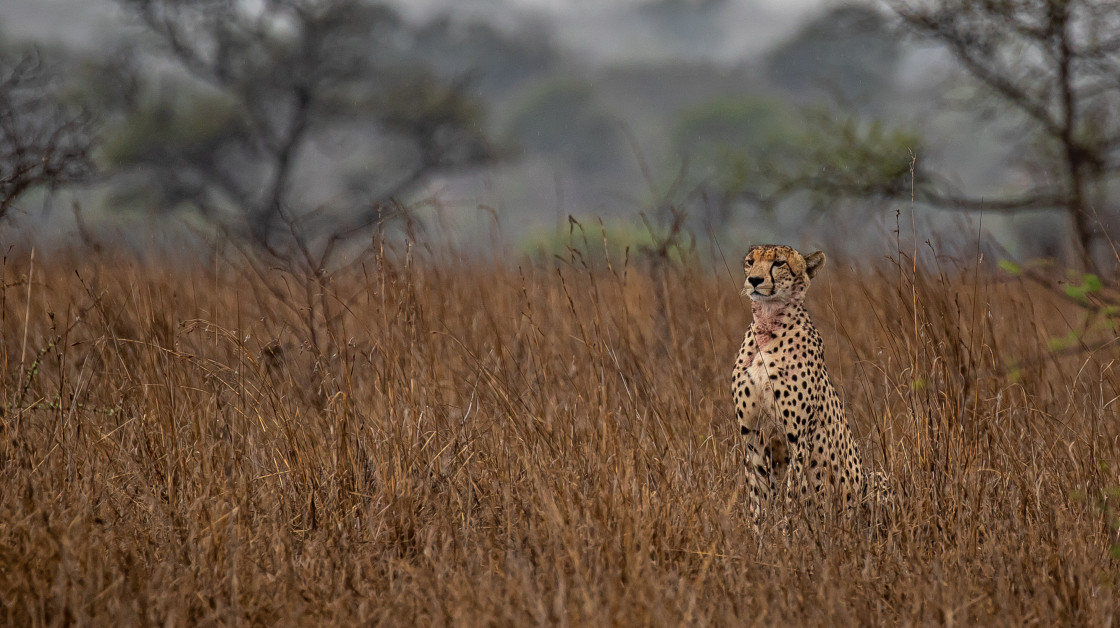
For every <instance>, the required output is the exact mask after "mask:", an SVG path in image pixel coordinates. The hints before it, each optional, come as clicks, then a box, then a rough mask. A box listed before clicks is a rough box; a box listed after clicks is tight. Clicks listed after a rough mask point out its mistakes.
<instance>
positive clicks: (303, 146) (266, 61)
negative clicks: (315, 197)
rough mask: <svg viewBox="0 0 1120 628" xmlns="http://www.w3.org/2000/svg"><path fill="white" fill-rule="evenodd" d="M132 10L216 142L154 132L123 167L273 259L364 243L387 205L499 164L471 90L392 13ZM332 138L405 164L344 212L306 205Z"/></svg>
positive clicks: (170, 4)
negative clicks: (317, 148)
mask: <svg viewBox="0 0 1120 628" xmlns="http://www.w3.org/2000/svg"><path fill="white" fill-rule="evenodd" d="M120 2H121V3H122V5H123V6H124V7H126V8H127V9H128V10H130V11H131V12H132V13H133V14H134V15H136V16H138V17H139V18H140V20H141V22H142V24H144V25H145V26H146V30H147V31H148V32H149V33H151V34H153V35H155V38H156V40H157V41H158V42H159V43H160V47H159V53H160V54H161V55H162V56H163V57H164V58H165V59H168V60H171V61H173V62H174V64H175V65H176V66H177V67H178V68H180V69H181V70H184V71H185V73H186V75H188V76H189V77H191V78H192V79H193V80H195V81H196V82H199V83H200V84H201V90H199V89H196V92H195V96H196V98H199V99H200V101H202V102H205V103H208V104H206V105H205V106H204V107H202V112H201V113H199V112H198V111H195V116H194V119H193V121H192V123H193V124H195V125H197V126H199V127H201V128H202V131H200V132H198V133H194V134H189V137H187V138H186V139H183V138H182V137H180V136H176V137H173V138H169V137H167V136H166V133H163V132H162V131H161V129H159V128H153V129H151V132H150V133H149V134H148V137H147V138H141V139H139V140H138V141H135V142H132V143H131V144H130V150H128V151H124V152H126V153H127V154H126V155H124V156H123V158H121V159H120V160H119V161H120V162H121V163H120V165H122V166H132V167H134V168H140V169H142V170H144V171H146V172H150V173H154V174H155V180H157V181H159V185H160V188H161V191H162V193H163V194H164V195H165V196H166V197H168V198H166V199H165V200H167V201H169V203H179V204H181V203H188V204H189V205H191V206H193V207H194V208H196V209H198V210H199V211H200V212H202V214H203V215H205V216H207V217H209V218H210V219H212V220H214V221H215V222H217V223H219V225H220V226H221V227H222V228H223V229H225V230H226V231H228V232H231V233H234V234H240V235H241V236H244V237H245V238H247V239H248V240H250V241H252V242H255V243H257V244H259V245H261V246H262V247H264V248H267V249H270V250H273V251H278V250H280V249H283V248H285V247H284V246H278V245H279V244H280V243H281V242H287V243H288V244H292V238H291V236H295V238H296V239H304V240H306V239H313V238H316V237H325V238H328V239H331V238H338V237H343V236H345V235H347V234H351V233H355V232H358V231H360V230H361V229H362V228H363V227H364V226H366V225H369V224H372V223H375V222H377V221H378V220H379V219H380V216H381V215H382V210H381V209H380V207H381V206H382V203H383V202H387V201H389V200H390V199H394V198H396V197H399V196H401V195H404V194H407V193H409V192H410V191H412V190H414V189H415V188H416V187H417V186H419V185H420V184H422V183H423V182H424V181H425V180H427V179H428V178H429V177H431V176H432V175H434V174H437V173H442V172H448V171H450V170H453V169H456V168H463V167H468V166H471V165H475V164H478V163H480V162H481V161H483V160H485V159H487V158H488V156H489V151H488V148H487V144H486V141H485V139H484V138H483V136H482V135H481V132H480V131H479V129H480V128H481V125H480V123H479V120H478V117H479V112H478V109H477V108H476V107H475V105H474V104H473V102H472V101H471V100H470V99H469V98H468V97H467V96H466V94H465V90H464V86H463V85H460V84H454V83H448V82H446V81H441V80H439V79H437V78H436V77H435V76H434V74H433V73H432V72H430V71H429V70H428V69H427V68H425V67H423V66H422V65H421V64H418V63H416V62H414V61H413V58H412V56H410V53H409V47H410V46H411V45H412V43H413V42H412V37H413V35H414V33H413V32H412V30H411V29H410V27H409V26H408V25H407V24H405V23H404V22H403V21H402V20H401V19H400V17H399V16H398V15H397V14H396V12H395V11H394V10H392V9H391V8H389V7H388V6H386V5H384V4H381V3H378V2H364V1H361V0H263V2H260V3H245V2H230V1H228V0H120ZM171 106H173V107H180V108H181V107H182V105H181V103H179V102H175V103H172V105H171ZM153 126H155V127H158V126H159V123H158V122H157V123H155V124H154V125H153ZM132 127H133V128H138V125H135V124H133V125H132ZM328 132H332V133H335V134H336V135H338V134H345V135H349V136H353V137H355V138H357V137H360V138H362V139H363V140H368V141H369V142H373V143H380V144H381V145H382V146H383V152H385V153H392V155H393V156H394V158H393V159H386V160H384V161H385V162H389V163H391V167H385V168H383V169H382V170H379V171H372V169H371V171H370V172H366V173H364V174H363V176H361V177H354V181H355V184H354V186H353V188H354V189H351V190H349V192H350V194H349V195H348V197H347V199H346V200H344V201H343V202H342V204H343V205H345V207H344V208H342V210H340V211H336V212H334V213H331V212H324V211H323V208H321V207H316V208H308V207H300V206H299V203H300V200H299V199H300V196H299V195H298V194H297V193H296V192H297V191H295V190H293V189H292V186H293V175H294V173H295V172H296V170H297V169H298V167H299V165H300V159H301V157H303V156H304V155H305V151H306V150H307V149H308V147H309V145H310V144H311V142H312V141H313V140H315V139H316V138H321V137H322V136H323V135H324V134H325V133H328ZM161 133H163V134H162V135H161ZM110 152H111V153H112V151H110ZM149 180H151V179H149ZM284 236H289V237H287V238H286V239H285V237H284ZM300 246H302V245H300Z"/></svg>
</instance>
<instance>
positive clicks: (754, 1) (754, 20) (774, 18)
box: [0, 0, 829, 62]
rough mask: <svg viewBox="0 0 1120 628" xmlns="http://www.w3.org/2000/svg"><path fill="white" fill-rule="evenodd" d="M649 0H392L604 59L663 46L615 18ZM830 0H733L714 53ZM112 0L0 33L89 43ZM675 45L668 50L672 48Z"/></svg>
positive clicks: (740, 52) (7, 13)
mask: <svg viewBox="0 0 1120 628" xmlns="http://www.w3.org/2000/svg"><path fill="white" fill-rule="evenodd" d="M643 1H645V2H647V3H648V1H649V0H613V1H612V0H454V1H450V0H407V1H405V0H397V2H396V3H397V4H398V5H399V6H402V7H405V8H407V10H408V11H409V12H410V13H413V14H423V13H425V12H432V11H439V10H441V9H445V8H449V7H454V8H455V9H456V10H459V11H467V12H469V13H471V14H473V15H475V16H480V15H481V16H484V18H485V19H488V20H492V21H494V22H497V23H501V22H503V21H508V19H509V18H511V17H512V16H511V15H510V14H509V11H508V7H509V6H510V5H514V6H517V7H519V8H521V9H523V10H524V11H525V12H526V13H529V14H535V15H536V16H538V17H541V18H545V19H548V20H549V21H552V22H553V23H554V24H555V26H556V28H557V33H558V37H559V39H560V41H561V42H563V43H564V44H566V45H567V46H568V47H571V48H575V49H577V50H581V51H585V52H586V53H587V54H588V55H590V56H592V57H597V58H599V59H600V60H602V61H607V62H610V61H619V60H629V59H633V58H643V57H644V56H645V55H647V54H648V53H649V52H650V51H653V50H658V49H660V48H659V46H657V44H658V43H659V42H657V41H655V40H654V38H655V37H656V34H655V33H650V32H648V31H642V30H641V29H639V28H634V27H633V25H632V24H625V23H621V22H620V21H619V20H612V18H613V17H616V16H618V15H621V14H622V13H623V10H624V9H625V8H627V7H632V6H634V5H639V4H642V3H643ZM828 1H829V0H731V1H730V2H729V3H728V8H727V9H726V10H725V14H724V15H725V18H726V19H725V20H724V21H725V25H724V29H725V31H728V32H730V35H731V36H728V37H725V38H724V39H723V40H722V41H721V42H718V43H716V42H713V47H712V49H711V52H710V54H711V56H713V57H715V58H717V59H721V60H727V61H734V60H736V59H739V58H742V57H744V56H749V55H751V54H754V53H756V52H758V51H760V50H762V49H765V48H767V47H769V46H771V45H773V44H774V43H776V41H777V40H779V39H781V38H782V37H785V36H787V35H788V34H789V33H790V32H791V31H792V30H793V29H794V28H796V25H797V23H798V21H799V20H801V19H803V18H804V17H805V16H806V15H808V14H810V13H812V12H813V11H815V10H819V9H820V8H821V7H823V6H825V5H826V4H827V3H828ZM119 18H120V16H119V13H118V11H117V9H116V5H115V4H114V2H112V0H2V2H0V33H2V34H3V36H4V37H5V38H7V39H9V40H20V41H27V40H34V41H43V42H45V43H48V42H49V43H56V42H62V43H66V44H68V45H71V46H78V47H94V46H97V44H98V43H99V42H101V41H102V40H103V39H105V38H106V37H107V36H110V35H111V33H112V32H113V28H114V26H116V25H119V23H120V22H119ZM669 52H670V53H672V50H670V51H669Z"/></svg>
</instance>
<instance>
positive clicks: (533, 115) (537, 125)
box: [506, 78, 623, 172]
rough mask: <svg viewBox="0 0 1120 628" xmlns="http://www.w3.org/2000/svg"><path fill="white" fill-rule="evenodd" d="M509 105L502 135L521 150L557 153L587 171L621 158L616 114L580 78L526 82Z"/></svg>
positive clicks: (562, 159)
mask: <svg viewBox="0 0 1120 628" xmlns="http://www.w3.org/2000/svg"><path fill="white" fill-rule="evenodd" d="M514 110H515V111H514V114H513V116H512V120H511V122H510V123H509V125H508V129H507V131H506V136H507V138H508V141H509V142H510V143H511V144H515V145H516V146H517V147H519V148H520V149H522V150H524V151H527V152H531V153H543V154H548V155H551V156H554V157H558V158H559V159H560V160H561V162H562V163H564V164H566V165H567V166H569V167H571V168H574V169H576V170H582V171H588V172H589V171H594V170H596V169H598V168H603V167H607V166H610V165H612V164H613V163H615V162H617V161H618V160H619V159H621V158H622V150H621V148H622V141H623V137H622V131H621V129H620V127H619V125H618V122H617V120H616V119H615V118H614V117H613V116H611V114H610V112H609V111H608V110H607V109H606V108H605V107H604V106H603V105H602V104H601V103H600V102H599V101H598V100H596V98H595V91H594V90H593V89H592V88H591V86H590V85H588V84H587V83H585V82H583V81H579V80H575V79H568V78H560V79H552V80H546V81H543V82H540V83H537V84H534V85H530V86H529V87H527V88H526V89H525V92H524V93H523V94H521V95H520V97H519V98H518V102H517V103H516V104H515V105H514Z"/></svg>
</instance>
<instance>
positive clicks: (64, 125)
mask: <svg viewBox="0 0 1120 628" xmlns="http://www.w3.org/2000/svg"><path fill="white" fill-rule="evenodd" d="M93 140H94V135H93V124H92V119H91V118H90V116H89V114H88V112H86V111H84V110H82V109H81V108H80V107H77V106H75V105H74V104H72V103H70V102H68V101H67V99H66V97H65V94H64V93H63V90H62V82H61V80H60V79H59V76H58V74H57V73H56V72H55V71H53V70H52V68H50V67H49V66H47V65H46V64H45V63H44V61H43V59H42V57H41V56H40V55H39V54H38V53H37V52H29V53H18V54H17V53H12V52H9V51H7V50H6V49H5V50H0V219H3V218H4V217H6V216H7V215H8V212H9V210H11V209H12V208H13V207H14V206H15V203H16V201H17V200H18V199H19V198H20V197H21V196H22V195H23V194H25V193H26V192H28V191H29V190H31V189H34V188H37V187H41V186H56V185H66V184H72V183H78V182H82V181H85V180H87V179H88V178H89V177H90V176H91V175H92V174H93V164H92V161H91V159H90V157H89V153H90V148H91V146H92V144H93Z"/></svg>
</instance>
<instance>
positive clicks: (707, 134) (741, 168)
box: [674, 99, 922, 212]
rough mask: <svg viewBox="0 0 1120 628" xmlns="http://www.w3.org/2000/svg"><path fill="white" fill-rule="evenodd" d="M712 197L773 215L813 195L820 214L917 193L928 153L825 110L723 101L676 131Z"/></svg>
mask: <svg viewBox="0 0 1120 628" xmlns="http://www.w3.org/2000/svg"><path fill="white" fill-rule="evenodd" d="M674 137H675V144H676V146H677V149H678V151H680V153H681V154H682V158H683V159H684V160H685V161H686V163H689V164H696V167H695V170H696V171H697V172H698V174H699V175H701V176H702V177H703V180H704V181H703V185H704V186H706V188H707V191H708V192H714V193H716V194H718V195H721V196H723V197H726V198H735V199H746V200H749V201H750V202H753V203H755V204H756V205H757V206H758V207H759V208H760V209H762V210H763V211H767V212H770V211H775V210H776V209H777V208H778V206H779V205H780V204H781V203H782V202H783V201H785V200H786V199H787V198H789V197H790V196H792V195H794V194H796V193H799V192H808V193H809V195H810V198H811V201H812V205H813V207H814V208H816V209H828V208H830V207H832V206H833V205H834V204H836V203H837V202H840V201H843V200H847V199H852V198H868V197H898V196H902V195H904V194H906V193H908V191H909V190H910V189H911V187H912V185H914V182H913V181H912V173H911V164H912V163H913V160H914V158H915V155H917V154H920V152H921V150H922V145H921V140H920V138H919V137H918V136H917V135H915V134H913V133H910V132H907V131H904V130H901V129H899V128H895V127H892V126H888V125H886V124H885V123H883V122H881V121H878V120H867V119H863V118H862V117H860V116H858V115H855V114H851V115H848V116H838V115H837V113H836V112H835V111H833V110H829V109H824V108H813V109H806V110H802V111H800V112H796V113H794V112H791V111H790V110H789V109H788V108H786V107H785V106H783V105H781V104H780V103H778V102H775V101H766V100H757V99H745V100H744V99H740V100H720V101H716V102H713V103H709V104H707V105H704V106H701V107H697V108H694V109H692V110H689V111H687V112H686V113H685V114H683V115H682V116H681V119H680V122H678V125H677V130H676V132H675V133H674Z"/></svg>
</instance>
